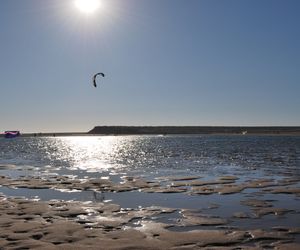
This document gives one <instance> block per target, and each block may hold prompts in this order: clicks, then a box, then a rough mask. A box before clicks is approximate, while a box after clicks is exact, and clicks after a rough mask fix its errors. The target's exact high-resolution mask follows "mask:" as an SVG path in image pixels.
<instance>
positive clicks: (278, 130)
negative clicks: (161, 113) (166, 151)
mask: <svg viewBox="0 0 300 250" xmlns="http://www.w3.org/2000/svg"><path fill="white" fill-rule="evenodd" d="M88 134H117V135H119V134H120V135H129V134H300V126H293V127H283V126H280V127H279V126H278V127H247V126H245V127H227V126H223V127H222V126H96V127H95V128H93V129H92V130H91V131H89V132H88Z"/></svg>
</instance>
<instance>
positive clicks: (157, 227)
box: [0, 166, 300, 249]
mask: <svg viewBox="0 0 300 250" xmlns="http://www.w3.org/2000/svg"><path fill="white" fill-rule="evenodd" d="M1 171H10V172H11V173H12V172H14V171H15V172H17V171H18V169H14V166H1V167H0V192H2V193H3V194H2V195H0V214H1V217H0V235H1V236H0V249H86V248H88V249H266V248H268V249H300V236H299V234H300V225H299V224H300V223H299V221H300V205H299V204H300V202H299V201H300V188H299V181H300V180H299V178H295V177H293V176H289V175H287V176H286V177H284V178H280V179H272V178H258V179H242V180H241V179H240V177H239V176H218V177H216V178H215V179H211V180H207V179H203V178H201V176H160V177H157V178H153V179H152V180H149V179H143V178H140V177H135V176H122V177H121V180H120V181H113V180H111V179H110V178H94V179H93V178H88V179H80V178H76V177H75V178H74V177H72V176H67V175H66V176H55V175H50V176H48V177H47V176H45V175H40V176H31V175H26V176H25V175H24V176H23V175H17V174H16V175H15V176H14V177H9V176H8V175H5V174H1ZM2 173H3V172H2ZM18 191H23V193H24V194H29V193H30V192H33V191H34V192H35V193H36V194H38V196H39V197H36V198H35V199H34V198H32V197H31V198H29V197H16V196H18V195H16V194H17V192H18ZM46 191H47V192H48V196H47V195H46V196H47V197H48V199H47V197H46V198H45V199H41V198H40V195H39V194H41V195H42V193H43V192H46ZM55 192H60V193H62V194H65V195H66V196H65V197H67V195H68V194H70V195H72V192H75V193H86V194H88V193H89V194H93V195H94V199H93V200H90V201H88V200H86V201H84V200H83V201H78V200H77V201H76V200H73V199H70V198H69V199H51V198H50V196H49V194H51V193H55ZM4 193H6V194H4ZM9 193H11V195H8V194H9ZM25 196H26V195H25ZM54 196H56V195H54ZM122 197H123V200H125V203H124V202H122ZM129 197H130V198H129ZM170 197H171V198H170ZM110 198H112V199H113V200H114V201H113V202H111V201H110ZM168 199H170V200H169V201H168ZM118 200H119V204H118V203H117V202H115V201H118ZM137 201H139V202H137ZM193 201H194V203H193ZM126 202H127V203H126ZM135 202H137V203H136V204H135ZM164 202H165V205H166V206H158V205H157V204H158V203H161V204H163V203H164ZM138 204H142V206H137V205H138Z"/></svg>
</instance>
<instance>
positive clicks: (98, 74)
mask: <svg viewBox="0 0 300 250" xmlns="http://www.w3.org/2000/svg"><path fill="white" fill-rule="evenodd" d="M97 76H102V77H105V75H104V74H103V73H97V74H95V75H94V76H93V83H94V87H95V88H96V87H97V83H96V78H97Z"/></svg>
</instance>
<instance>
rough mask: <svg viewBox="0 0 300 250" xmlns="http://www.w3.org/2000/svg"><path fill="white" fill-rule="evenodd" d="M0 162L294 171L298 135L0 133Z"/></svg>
mask: <svg viewBox="0 0 300 250" xmlns="http://www.w3.org/2000/svg"><path fill="white" fill-rule="evenodd" d="M0 165H14V166H16V167H24V168H28V167H32V168H37V169H39V170H41V169H45V168H46V169H47V171H50V172H51V171H52V170H53V171H55V172H57V171H59V172H61V173H69V172H73V173H81V174H85V175H89V174H91V175H93V176H94V175H95V174H100V175H101V174H103V173H114V174H124V173H126V174H128V175H137V174H141V175H143V176H149V177H151V176H160V175H192V174H195V175H201V176H204V177H205V176H218V175H236V174H237V175H240V176H252V175H253V176H254V175H256V176H259V175H268V176H269V175H272V176H285V175H293V176H294V175H298V176H299V175H300V136H242V135H241V136H180V135H178V136H82V137H40V138H38V137H36V138H25V137H23V138H22V137H19V138H15V139H4V138H0Z"/></svg>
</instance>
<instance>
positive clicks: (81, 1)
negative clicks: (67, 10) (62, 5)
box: [75, 0, 101, 14]
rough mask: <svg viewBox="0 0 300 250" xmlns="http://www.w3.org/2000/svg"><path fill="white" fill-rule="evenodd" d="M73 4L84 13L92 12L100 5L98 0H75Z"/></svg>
mask: <svg viewBox="0 0 300 250" xmlns="http://www.w3.org/2000/svg"><path fill="white" fill-rule="evenodd" d="M75 6H76V7H77V8H78V9H79V10H80V11H81V12H84V13H88V14H89V13H93V12H95V11H96V10H97V9H98V8H99V7H100V6H101V4H100V1H99V0H76V1H75Z"/></svg>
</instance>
